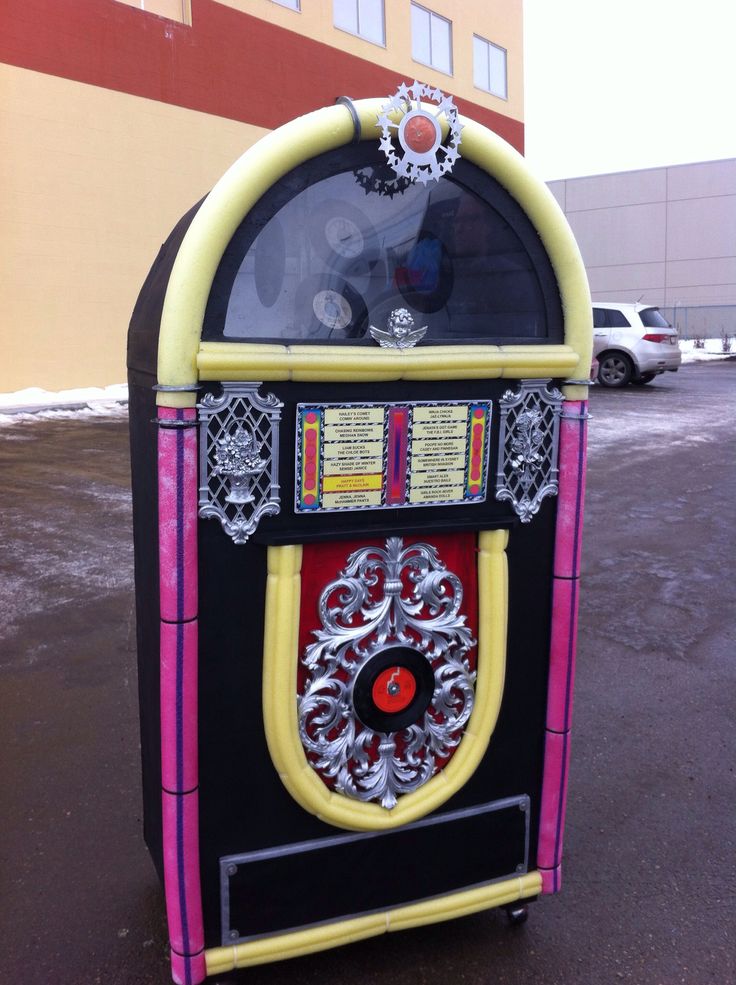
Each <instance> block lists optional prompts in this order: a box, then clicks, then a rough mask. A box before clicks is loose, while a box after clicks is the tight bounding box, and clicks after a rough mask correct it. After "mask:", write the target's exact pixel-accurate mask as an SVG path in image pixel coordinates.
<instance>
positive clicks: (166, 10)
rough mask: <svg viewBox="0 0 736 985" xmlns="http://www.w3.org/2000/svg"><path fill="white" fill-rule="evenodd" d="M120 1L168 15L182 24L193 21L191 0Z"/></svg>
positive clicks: (163, 15) (154, 12) (153, 12)
mask: <svg viewBox="0 0 736 985" xmlns="http://www.w3.org/2000/svg"><path fill="white" fill-rule="evenodd" d="M118 3H124V4H127V5H128V6H129V7H138V8H139V9H140V10H144V11H146V13H149V14H158V16H159V17H167V18H168V19H169V20H171V21H180V22H181V23H182V24H191V23H192V4H191V0H118Z"/></svg>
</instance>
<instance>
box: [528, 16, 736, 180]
mask: <svg viewBox="0 0 736 985" xmlns="http://www.w3.org/2000/svg"><path fill="white" fill-rule="evenodd" d="M523 2H524V35H525V45H524V47H525V50H524V61H525V71H524V76H525V78H524V85H525V110H524V115H525V143H526V151H525V156H526V158H527V161H528V162H529V163H530V164H531V166H532V168H533V169H534V170H535V171H536V172H537V174H538V175H539V177H540V178H542V179H543V180H545V181H550V180H552V179H555V178H575V177H580V176H583V175H590V174H606V173H608V172H613V171H631V170H636V169H638V168H650V167H659V166H662V165H668V164H686V163H691V162H696V161H711V160H717V159H720V158H725V157H736V0H523Z"/></svg>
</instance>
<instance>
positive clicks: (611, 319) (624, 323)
mask: <svg viewBox="0 0 736 985" xmlns="http://www.w3.org/2000/svg"><path fill="white" fill-rule="evenodd" d="M607 314H608V326H609V328H631V322H630V321H629V319H628V318H627V317H626V315H625V314H624V313H623V311H619V310H618V308H609V309H608V312H607Z"/></svg>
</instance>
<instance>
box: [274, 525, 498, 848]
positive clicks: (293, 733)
mask: <svg viewBox="0 0 736 985" xmlns="http://www.w3.org/2000/svg"><path fill="white" fill-rule="evenodd" d="M507 543H508V531H505V530H492V531H484V532H482V533H481V534H480V535H479V538H478V548H479V550H478V625H479V627H480V628H479V630H478V676H477V680H476V689H475V704H474V707H473V712H472V714H471V716H470V721H469V722H468V726H467V729H466V731H465V735H464V736H463V738H462V741H461V742H460V745H459V746H458V748H457V750H456V752H455V754H454V756H453V757H452V759H451V760H450V762H449V763H448V764H447V766H446V767H445V768H444V769H443V770H442V771H441V772H440V773H438V774H437V775H436V776H434V777H432V779H431V780H429V781H428V782H427V783H425V784H424V785H423V786H422V787H420V788H419V789H418V790H415V791H413V792H412V793H409V794H405V795H404V796H403V797H401V798H400V799H399V802H398V803H397V805H396V806H395V807H394V808H392V809H391V810H388V809H387V808H385V807H381V805H380V804H366V803H363V802H361V801H357V800H351V799H350V798H348V797H345V796H344V795H343V794H339V793H334V792H332V791H331V790H329V789H328V788H327V787H326V786H325V784H324V783H323V782H322V780H321V779H320V778H319V776H318V775H317V773H316V772H315V771H314V770H313V769H312V767H311V766H310V765H309V763H308V762H307V758H306V755H305V753H304V749H303V747H302V744H301V740H300V738H299V728H298V720H297V708H296V694H297V665H298V652H297V636H298V631H299V600H300V593H301V575H300V571H301V559H302V550H301V547H298V546H287V547H269V549H268V580H267V584H266V625H265V633H264V640H263V718H264V729H265V733H266V741H267V742H268V748H269V752H270V754H271V759H272V760H273V764H274V766H275V768H276V771H277V772H278V774H279V776H280V777H281V780H282V782H283V784H284V786H285V787H286V789H287V790H288V791H289V793H290V794H291V795H292V797H293V798H294V799H295V800H296V801H297V802H298V803H299V804H301V805H302V807H304V809H305V810H307V811H309V812H310V813H312V814H315V815H317V817H319V818H320V819H321V820H323V821H326V822H328V823H329V824H332V825H335V826H336V827H339V828H347V829H349V830H353V831H385V830H389V829H391V828H396V827H399V825H402V824H407V823H409V822H410V821H416V820H417V819H418V818H420V817H423V816H424V815H425V814H428V813H429V812H430V811H433V810H435V809H436V808H438V807H439V806H440V805H441V804H443V803H444V802H445V801H446V800H447V799H448V798H449V797H451V796H452V795H453V794H454V793H455V792H456V791H457V790H459V789H460V787H462V786H463V785H464V784H465V783H466V782H467V781H468V780H469V779H470V777H471V776H472V775H473V773H474V772H475V769H476V767H477V766H478V763H479V762H480V761H481V759H482V758H483V755H484V753H485V751H486V749H487V747H488V743H489V741H490V738H491V734H492V732H493V729H494V727H495V725H496V719H497V718H498V712H499V708H500V707H501V696H502V693H503V684H504V675H505V666H506V623H507V610H508V605H507V601H508V574H507V562H506V553H505V550H506V545H507Z"/></svg>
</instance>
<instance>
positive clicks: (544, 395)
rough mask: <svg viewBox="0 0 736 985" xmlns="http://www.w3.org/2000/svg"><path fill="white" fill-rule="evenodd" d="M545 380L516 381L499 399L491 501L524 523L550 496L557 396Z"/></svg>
mask: <svg viewBox="0 0 736 985" xmlns="http://www.w3.org/2000/svg"><path fill="white" fill-rule="evenodd" d="M549 382H550V381H549V380H521V383H520V386H519V389H518V390H517V391H514V390H507V391H506V392H505V393H504V395H503V397H502V398H501V400H500V402H499V403H500V409H501V419H500V434H499V446H498V471H497V473H496V499H497V500H500V501H503V500H508V501H509V502H510V503H511V506H512V507H513V509H514V511H515V512H516V513H517V514H518V516H519V517H520V518H521V522H522V523H529V521H530V520H531V518H532V517H533V516H534V515H535V514H536V513H537V512H538V510H539V507H540V504H541V502H542V500H543V499H544V498H545V496H556V495H557V486H558V474H559V473H558V468H557V452H558V445H559V431H560V413H561V410H562V401H563V396H562V394H561V393H560V391H559V390H556V389H554V388H552V389H549V387H548V384H549Z"/></svg>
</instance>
